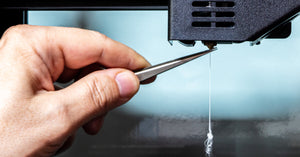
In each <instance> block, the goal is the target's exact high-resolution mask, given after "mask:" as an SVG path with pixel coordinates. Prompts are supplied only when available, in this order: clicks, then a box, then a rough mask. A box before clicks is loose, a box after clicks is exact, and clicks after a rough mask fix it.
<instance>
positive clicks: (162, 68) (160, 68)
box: [54, 48, 217, 90]
mask: <svg viewBox="0 0 300 157" xmlns="http://www.w3.org/2000/svg"><path fill="white" fill-rule="evenodd" d="M215 50H217V48H213V49H209V50H205V51H201V52H198V53H194V54H191V55H188V56H184V57H180V58H177V59H174V60H171V61H167V62H164V63H160V64H157V65H154V66H150V67H147V68H144V69H142V70H138V71H134V73H135V75H136V76H137V77H138V78H139V80H140V82H142V81H145V80H147V79H150V78H151V77H154V76H156V75H158V74H161V73H163V72H166V71H168V70H170V69H173V68H175V67H178V66H180V65H182V64H184V63H187V62H189V61H192V60H194V59H196V58H199V57H201V56H204V55H206V54H208V53H210V52H213V51H215ZM54 87H55V89H56V90H59V89H62V88H63V87H61V86H59V85H57V84H54Z"/></svg>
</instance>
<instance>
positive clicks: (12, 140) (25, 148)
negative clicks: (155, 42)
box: [0, 25, 150, 157]
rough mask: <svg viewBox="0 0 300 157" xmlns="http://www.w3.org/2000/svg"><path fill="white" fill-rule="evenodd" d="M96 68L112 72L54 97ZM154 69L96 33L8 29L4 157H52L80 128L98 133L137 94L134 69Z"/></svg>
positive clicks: (1, 133)
mask: <svg viewBox="0 0 300 157" xmlns="http://www.w3.org/2000/svg"><path fill="white" fill-rule="evenodd" d="M95 63H97V64H101V65H103V66H105V67H107V68H108V69H107V70H101V71H95V72H92V73H90V74H88V75H86V76H84V77H83V78H81V79H80V80H78V81H77V82H75V83H74V84H72V85H71V86H69V87H67V88H65V89H62V90H59V91H55V90H54V87H53V82H55V81H69V80H72V79H73V78H74V77H75V76H78V75H80V74H78V73H80V71H82V69H84V70H83V73H84V71H90V69H89V65H91V64H95ZM149 65H150V64H149V63H148V62H147V61H146V60H145V59H144V58H143V57H142V56H140V55H139V54H137V53H136V52H135V51H133V50H132V49H130V48H128V47H127V46H125V45H123V44H121V43H119V42H116V41H114V40H112V39H109V38H108V37H106V36H104V35H102V34H100V33H97V32H94V31H88V30H82V29H76V28H59V27H41V26H29V25H20V26H14V27H12V28H10V29H8V30H7V31H6V33H5V34H4V35H3V37H2V39H1V40H0V76H1V77H0V87H1V88H0V102H1V103H0V125H1V126H0V152H1V156H2V157H6V156H10V157H11V156H51V155H53V154H55V153H56V152H57V151H58V150H59V149H64V148H65V147H66V145H68V144H69V143H70V141H72V138H73V135H74V134H75V132H76V130H77V129H78V128H80V127H81V126H83V127H84V129H85V131H86V132H87V133H89V134H96V133H97V132H98V131H99V130H100V128H101V125H102V121H103V117H104V115H105V114H106V113H107V112H108V111H110V110H111V109H113V108H115V107H117V106H119V105H121V104H124V103H125V102H127V101H128V100H129V99H130V98H132V97H133V95H134V94H135V93H136V92H137V91H138V88H139V80H138V78H137V77H136V76H135V75H134V73H132V72H131V71H129V70H137V69H141V68H145V67H147V66H149ZM80 69H81V70H80ZM126 69H129V70H126Z"/></svg>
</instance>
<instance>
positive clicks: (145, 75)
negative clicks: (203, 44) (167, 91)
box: [135, 48, 217, 82]
mask: <svg viewBox="0 0 300 157" xmlns="http://www.w3.org/2000/svg"><path fill="white" fill-rule="evenodd" d="M215 50H217V48H213V49H209V50H205V51H201V52H198V53H194V54H192V55H188V56H184V57H180V58H177V59H174V60H171V61H167V62H164V63H160V64H157V65H154V66H150V67H147V68H145V69H142V70H139V71H135V75H136V76H137V77H138V78H139V80H140V82H142V81H145V80H147V79H149V78H151V77H154V76H156V75H158V74H161V73H163V72H165V71H168V70H170V69H173V68H175V67H178V66H180V65H182V64H184V63H187V62H189V61H192V60H194V59H196V58H198V57H201V56H204V55H206V54H208V53H210V52H212V51H215Z"/></svg>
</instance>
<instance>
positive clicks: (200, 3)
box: [192, 1, 235, 7]
mask: <svg viewBox="0 0 300 157" xmlns="http://www.w3.org/2000/svg"><path fill="white" fill-rule="evenodd" d="M212 3H215V7H234V6H235V3H234V2H232V1H224V2H217V1H194V2H193V3H192V5H193V6H194V7H212Z"/></svg>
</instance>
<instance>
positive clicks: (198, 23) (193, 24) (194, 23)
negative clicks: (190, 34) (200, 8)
mask: <svg viewBox="0 0 300 157" xmlns="http://www.w3.org/2000/svg"><path fill="white" fill-rule="evenodd" d="M192 26H193V27H211V22H193V23H192Z"/></svg>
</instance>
